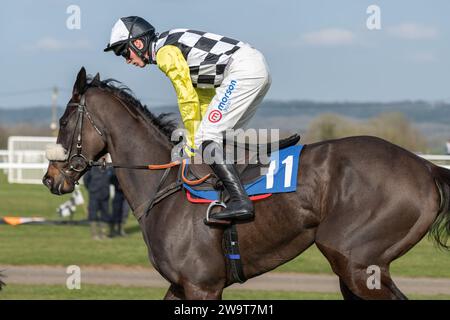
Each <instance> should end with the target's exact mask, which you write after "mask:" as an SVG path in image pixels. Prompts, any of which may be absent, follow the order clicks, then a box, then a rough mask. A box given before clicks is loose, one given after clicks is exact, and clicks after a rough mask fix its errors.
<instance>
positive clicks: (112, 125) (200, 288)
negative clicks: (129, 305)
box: [43, 68, 450, 299]
mask: <svg viewBox="0 0 450 320" xmlns="http://www.w3.org/2000/svg"><path fill="white" fill-rule="evenodd" d="M80 100H82V101H80ZM82 102H83V103H84V105H85V106H86V112H85V113H84V114H82V115H81V118H83V119H84V125H82V126H81V127H80V126H79V124H77V123H78V122H79V120H80V116H79V113H78V112H77V105H78V107H79V104H81V103H82ZM77 128H81V129H80V132H81V138H82V140H81V141H82V143H80V144H81V147H82V155H83V156H84V157H85V158H86V159H87V160H96V159H98V158H100V157H101V156H103V155H104V154H105V153H107V152H109V153H110V154H111V156H112V159H113V162H118V163H129V164H146V163H152V164H162V163H168V162H170V160H171V159H170V153H171V149H172V147H173V144H172V143H171V142H170V139H169V138H168V137H169V136H170V132H171V131H172V130H173V129H174V126H173V124H171V123H170V122H168V121H167V120H166V118H165V117H164V116H160V117H156V116H154V115H153V114H151V113H150V112H149V111H148V110H147V109H146V107H144V106H142V105H141V104H140V103H139V101H137V99H135V98H133V96H132V95H131V94H130V92H129V91H127V90H126V89H124V88H120V87H117V86H115V85H113V82H111V81H108V80H106V81H101V80H100V78H99V76H98V75H97V76H96V77H95V78H94V79H93V80H92V81H90V82H89V81H88V80H87V77H86V71H85V70H84V68H82V69H81V71H80V72H79V74H78V77H77V80H76V83H75V85H74V89H73V95H72V98H71V100H70V102H69V104H68V106H67V108H66V111H65V113H64V115H63V116H62V117H61V119H60V130H59V135H58V141H57V143H58V144H61V145H62V148H64V149H65V150H66V153H68V154H69V158H67V157H66V158H62V159H60V161H50V163H49V167H48V171H47V173H46V175H45V176H44V178H43V182H44V184H45V185H46V186H47V187H48V188H49V189H50V190H51V192H52V193H55V194H63V193H68V192H72V191H73V189H74V183H75V182H76V181H78V179H80V177H81V176H82V175H83V173H84V172H85V169H84V167H83V166H81V169H80V170H78V171H75V170H69V162H70V161H69V160H70V158H71V156H72V155H73V154H75V149H76V142H77V141H78V140H77V139H76V137H75V138H74V134H75V132H76V131H77ZM77 150H78V149H77ZM76 160H80V159H72V161H75V162H76ZM75 167H76V165H75ZM175 171H176V170H174V171H173V172H172V173H171V176H170V177H169V180H170V179H172V180H171V181H173V180H175V176H176V172H175ZM162 174H163V173H162V172H161V171H142V170H129V169H117V176H118V178H119V181H120V184H121V186H122V188H123V190H124V192H125V196H126V198H127V200H128V201H129V203H130V205H131V207H132V209H133V210H134V211H135V212H139V211H142V210H143V208H144V207H145V204H146V203H148V201H149V198H150V197H151V195H152V194H153V193H154V192H155V188H156V186H157V184H158V182H159V180H160V179H161V176H162ZM185 198H186V196H185V195H184V192H177V193H174V194H172V195H170V196H169V197H168V198H166V199H164V200H163V201H162V202H160V203H158V204H157V205H156V206H155V207H154V208H153V209H152V211H151V213H150V214H149V215H148V216H144V217H143V218H141V219H140V220H139V224H140V227H141V230H142V234H143V237H144V240H145V243H146V244H147V247H148V253H149V258H150V261H151V263H152V264H153V266H154V267H155V268H156V270H158V271H159V273H160V274H161V275H162V276H163V277H164V278H165V279H167V280H168V281H169V282H170V283H171V285H170V288H169V290H168V292H167V294H166V296H165V298H167V299H220V298H221V297H222V292H223V289H224V288H225V287H227V286H229V285H230V284H231V282H232V281H231V280H230V273H229V271H228V270H227V268H226V262H225V257H224V253H223V250H222V234H223V229H221V228H217V227H208V226H206V225H205V224H204V223H203V218H204V215H205V210H206V207H205V205H198V204H191V203H189V202H188V201H186V199H185ZM449 199H450V171H449V170H446V169H443V168H440V167H438V166H435V165H434V164H432V163H430V162H428V161H426V160H424V159H422V158H420V157H418V156H416V155H415V154H413V153H411V152H408V151H406V150H404V149H402V148H400V147H398V146H396V145H394V144H391V143H389V142H387V141H384V140H382V139H379V138H375V137H367V136H364V137H349V138H345V139H339V140H332V141H324V142H320V143H314V144H310V145H307V146H306V147H305V149H304V151H303V152H302V155H301V161H300V168H299V176H298V188H297V192H293V193H284V194H275V195H273V196H272V197H269V198H267V199H264V200H261V201H259V202H256V203H255V210H256V218H255V220H254V221H251V222H247V223H241V224H238V225H237V229H238V231H239V239H240V250H241V256H242V260H243V265H244V273H245V276H246V277H247V278H251V277H255V276H257V275H260V274H262V273H265V272H268V271H270V270H272V269H274V268H276V267H278V266H279V265H281V264H283V263H285V262H287V261H289V260H291V259H293V258H295V257H296V256H298V255H299V254H301V253H302V252H303V251H305V250H306V249H307V248H309V247H310V246H311V245H312V244H314V243H315V244H316V245H317V247H318V248H319V249H320V251H321V252H322V253H323V255H324V256H325V257H326V258H327V259H328V261H329V263H330V264H331V266H332V269H333V271H334V272H335V273H336V274H337V276H338V277H339V281H340V286H341V291H342V294H343V296H344V298H346V299H404V298H406V297H405V295H404V294H403V293H402V292H400V290H399V289H398V288H397V287H396V285H395V284H394V282H393V281H392V279H391V276H390V273H389V266H390V263H391V261H393V260H394V259H396V258H398V257H400V256H401V255H403V254H404V253H406V252H407V251H408V250H409V249H411V248H412V247H413V246H414V245H415V244H416V243H417V242H418V241H419V240H421V239H422V238H423V237H424V236H425V235H426V234H427V232H431V235H434V238H435V239H436V240H437V242H438V244H440V246H442V247H444V248H447V249H448V247H446V244H447V239H448V235H449V233H450V212H449V211H450V210H449ZM373 265H375V266H378V267H379V270H380V280H381V281H380V287H379V288H375V289H373V288H369V286H368V285H367V280H368V277H369V276H370V274H368V272H367V271H368V267H369V266H373Z"/></svg>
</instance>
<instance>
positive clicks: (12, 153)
mask: <svg viewBox="0 0 450 320" xmlns="http://www.w3.org/2000/svg"><path fill="white" fill-rule="evenodd" d="M55 142H56V138H55V137H23V136H12V137H9V138H8V150H0V169H3V170H4V171H5V173H6V174H7V175H8V182H9V183H25V184H40V183H42V177H43V175H44V173H45V171H46V170H47V166H48V161H47V159H46V158H45V149H46V146H47V145H48V144H53V143H55Z"/></svg>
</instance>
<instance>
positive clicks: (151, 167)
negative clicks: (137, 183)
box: [148, 161, 180, 170]
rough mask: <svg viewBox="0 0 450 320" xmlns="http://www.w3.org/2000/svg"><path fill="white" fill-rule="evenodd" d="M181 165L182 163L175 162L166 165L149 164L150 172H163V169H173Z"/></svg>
mask: <svg viewBox="0 0 450 320" xmlns="http://www.w3.org/2000/svg"><path fill="white" fill-rule="evenodd" d="M179 164H180V161H173V162H169V163H165V164H149V165H148V168H149V169H150V170H161V169H167V168H172V167H175V166H177V165H179Z"/></svg>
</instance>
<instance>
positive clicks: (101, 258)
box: [0, 173, 450, 278]
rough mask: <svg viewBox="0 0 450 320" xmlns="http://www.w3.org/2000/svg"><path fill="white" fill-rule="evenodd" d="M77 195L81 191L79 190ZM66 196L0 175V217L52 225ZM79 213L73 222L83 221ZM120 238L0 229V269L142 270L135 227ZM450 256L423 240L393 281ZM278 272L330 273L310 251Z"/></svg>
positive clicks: (446, 273)
mask: <svg viewBox="0 0 450 320" xmlns="http://www.w3.org/2000/svg"><path fill="white" fill-rule="evenodd" d="M82 189H84V188H83V187H82ZM68 198H69V196H63V197H58V196H54V195H51V194H50V193H49V191H48V190H47V189H46V188H45V187H44V186H42V185H19V184H7V183H6V177H5V176H4V175H3V173H0V217H2V216H7V215H10V216H41V217H46V218H48V219H57V218H58V217H57V215H56V211H55V210H56V208H57V206H58V205H60V204H61V203H62V202H64V201H66V200H67V199H68ZM84 218H85V213H84V212H83V211H82V210H81V209H79V210H78V211H77V213H76V219H84ZM126 230H127V231H128V233H129V234H130V235H129V237H126V238H116V239H113V240H104V241H93V240H91V238H90V234H89V228H88V227H86V226H66V225H64V226H60V225H58V226H54V225H23V226H16V227H12V226H9V225H0V263H1V264H11V265H33V264H34V265H35V264H45V265H71V264H76V265H127V266H132V265H140V266H148V265H149V262H148V258H147V249H146V246H145V244H144V240H143V239H142V235H141V232H140V230H139V226H138V224H137V222H136V220H135V219H134V217H133V216H130V219H129V222H128V224H127V227H126ZM449 266H450V253H448V252H447V253H446V252H442V251H439V250H437V249H436V248H435V247H434V246H433V244H432V243H431V242H430V241H428V240H427V239H424V240H423V241H421V242H420V243H419V244H418V245H416V246H415V247H414V248H413V249H412V250H411V251H410V252H408V253H407V254H406V255H405V256H404V257H402V258H400V259H399V260H397V261H395V262H394V263H393V264H392V269H391V271H392V274H393V275H394V276H410V277H446V278H450V268H449ZM277 271H280V272H302V273H326V274H329V273H332V271H331V268H330V266H329V264H328V262H327V261H326V260H325V258H324V257H323V256H322V254H321V253H320V252H319V251H318V249H317V248H316V247H315V246H313V247H311V248H310V249H309V250H307V251H306V252H304V253H303V254H302V255H300V256H299V257H297V258H296V259H294V260H292V261H290V262H289V263H287V264H285V265H283V266H280V267H279V268H278V269H277Z"/></svg>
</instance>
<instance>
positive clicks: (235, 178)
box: [204, 141, 254, 220]
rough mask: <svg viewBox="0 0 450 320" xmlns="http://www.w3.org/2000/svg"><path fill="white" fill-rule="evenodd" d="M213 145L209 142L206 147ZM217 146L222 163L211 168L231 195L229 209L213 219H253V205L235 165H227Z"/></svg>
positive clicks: (217, 153)
mask: <svg viewBox="0 0 450 320" xmlns="http://www.w3.org/2000/svg"><path fill="white" fill-rule="evenodd" d="M209 143H211V142H210V141H208V142H207V143H206V144H204V147H205V146H206V145H208V144H209ZM215 145H216V150H217V151H216V152H215V154H216V159H217V157H219V158H221V160H222V161H220V163H213V164H211V168H212V170H213V171H214V173H215V174H216V175H217V177H218V178H219V179H220V180H221V181H222V183H223V185H224V187H225V189H226V190H227V191H228V193H229V195H230V200H229V201H228V203H227V207H226V208H225V209H223V210H222V211H220V212H217V213H212V214H211V218H213V219H219V220H248V219H251V218H253V216H254V209H253V203H252V201H251V200H250V199H249V197H248V195H247V193H246V192H245V190H244V187H243V186H242V183H241V180H240V179H239V175H238V173H237V171H236V167H235V165H234V164H227V163H225V157H224V156H223V152H222V149H221V147H220V146H218V144H215Z"/></svg>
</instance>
